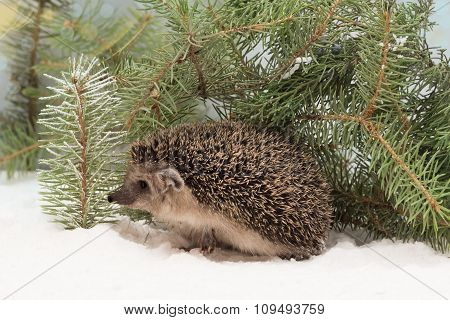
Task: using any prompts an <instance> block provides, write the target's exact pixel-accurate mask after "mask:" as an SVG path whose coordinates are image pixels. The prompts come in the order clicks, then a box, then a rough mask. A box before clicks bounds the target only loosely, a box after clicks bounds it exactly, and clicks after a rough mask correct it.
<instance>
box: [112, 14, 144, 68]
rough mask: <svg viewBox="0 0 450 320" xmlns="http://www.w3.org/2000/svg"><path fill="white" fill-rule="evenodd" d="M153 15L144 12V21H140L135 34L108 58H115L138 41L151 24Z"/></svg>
mask: <svg viewBox="0 0 450 320" xmlns="http://www.w3.org/2000/svg"><path fill="white" fill-rule="evenodd" d="M151 17H152V16H151V15H150V14H148V13H146V14H144V15H143V16H142V21H141V22H140V25H139V27H138V30H136V32H135V33H134V35H133V36H131V38H130V40H128V41H127V42H126V43H125V44H124V45H123V46H122V47H121V48H120V49H119V50H117V51H116V52H114V54H112V55H111V57H109V58H108V60H109V59H113V58H114V57H115V56H117V55H118V54H120V53H121V52H123V51H124V50H125V49H126V48H128V47H130V46H131V45H132V44H133V43H134V42H135V41H136V39H138V38H139V36H140V35H141V34H142V32H143V31H144V30H145V28H146V27H147V26H148V25H149V23H150V19H151Z"/></svg>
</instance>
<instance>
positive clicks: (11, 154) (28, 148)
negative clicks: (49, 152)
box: [0, 142, 42, 165]
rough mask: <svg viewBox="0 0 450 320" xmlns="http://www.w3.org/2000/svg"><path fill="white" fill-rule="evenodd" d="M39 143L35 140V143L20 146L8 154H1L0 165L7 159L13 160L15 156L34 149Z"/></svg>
mask: <svg viewBox="0 0 450 320" xmlns="http://www.w3.org/2000/svg"><path fill="white" fill-rule="evenodd" d="M41 145H42V143H40V142H37V143H34V144H32V145H29V146H27V147H24V148H22V149H20V150H16V151H14V152H11V153H10V154H7V155H5V156H2V157H0V165H1V164H3V163H6V162H8V161H11V160H13V159H15V158H17V157H19V156H21V155H23V154H25V153H28V152H30V151H32V150H35V149H37V148H39V147H40V146H41Z"/></svg>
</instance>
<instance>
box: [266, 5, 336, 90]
mask: <svg viewBox="0 0 450 320" xmlns="http://www.w3.org/2000/svg"><path fill="white" fill-rule="evenodd" d="M341 2H342V0H334V2H333V4H332V5H331V7H330V9H329V10H328V12H327V14H326V16H325V19H324V20H323V21H322V22H321V23H320V24H319V25H318V26H317V27H316V28H315V29H314V32H313V33H312V34H311V36H310V38H309V39H308V40H307V41H306V43H305V44H304V45H303V46H302V47H301V48H300V49H298V50H297V51H295V52H294V54H293V55H292V56H291V57H290V58H289V60H288V61H287V62H286V63H285V64H283V65H282V66H280V67H279V68H278V71H277V72H276V73H275V74H274V75H273V76H271V78H270V81H272V80H273V79H275V78H277V77H279V76H280V75H281V74H283V73H284V72H285V71H286V70H287V69H288V68H289V67H290V66H292V64H293V63H294V61H295V60H296V59H297V58H299V57H301V56H303V55H304V54H305V53H306V51H307V50H308V49H309V47H311V45H313V44H314V43H315V42H316V41H317V40H318V39H319V38H320V36H321V35H322V34H323V33H324V32H325V30H326V29H327V26H328V23H329V22H330V20H331V18H332V17H333V15H334V13H335V12H336V9H337V7H338V6H339V5H340V3H341Z"/></svg>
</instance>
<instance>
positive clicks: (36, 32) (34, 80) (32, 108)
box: [27, 0, 46, 129]
mask: <svg viewBox="0 0 450 320" xmlns="http://www.w3.org/2000/svg"><path fill="white" fill-rule="evenodd" d="M45 3H46V0H39V2H38V9H37V11H36V16H35V18H34V23H33V24H34V28H33V32H32V43H31V52H30V61H29V64H28V69H29V74H28V85H29V86H30V87H32V88H34V89H36V90H38V89H39V78H38V75H37V73H36V70H35V69H34V66H35V65H36V63H37V56H38V45H39V39H40V33H41V16H42V14H43V12H44V7H45ZM27 98H28V121H29V123H30V125H31V127H32V128H33V129H34V127H35V122H36V117H37V112H38V110H37V98H36V97H27Z"/></svg>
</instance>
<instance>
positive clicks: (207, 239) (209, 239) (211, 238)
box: [200, 229, 217, 255]
mask: <svg viewBox="0 0 450 320" xmlns="http://www.w3.org/2000/svg"><path fill="white" fill-rule="evenodd" d="M216 245H217V240H216V236H215V234H214V229H211V230H205V231H203V233H202V236H201V239H200V248H201V249H200V252H201V253H202V254H204V255H208V254H211V253H212V252H213V251H214V249H215V248H216Z"/></svg>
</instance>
